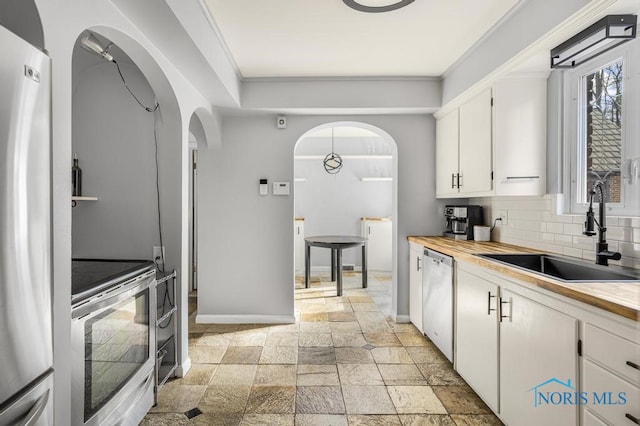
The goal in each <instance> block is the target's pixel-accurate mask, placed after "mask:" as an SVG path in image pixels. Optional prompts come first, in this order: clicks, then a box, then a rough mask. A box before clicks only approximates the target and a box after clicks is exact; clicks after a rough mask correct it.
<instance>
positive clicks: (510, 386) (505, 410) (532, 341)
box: [455, 263, 578, 426]
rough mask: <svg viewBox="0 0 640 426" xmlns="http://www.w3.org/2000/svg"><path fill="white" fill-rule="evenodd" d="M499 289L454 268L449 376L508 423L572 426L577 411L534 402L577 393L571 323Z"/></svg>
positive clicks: (500, 284)
mask: <svg viewBox="0 0 640 426" xmlns="http://www.w3.org/2000/svg"><path fill="white" fill-rule="evenodd" d="M505 285H506V280H502V279H500V278H498V277H496V278H495V279H494V278H492V276H491V275H489V274H482V276H480V275H475V274H474V273H473V272H470V271H468V270H464V269H461V268H460V263H458V269H457V280H456V317H455V318H456V338H455V348H456V349H455V351H456V352H455V368H456V370H457V371H458V373H459V374H460V375H461V376H462V377H463V378H464V379H465V381H467V383H468V384H469V385H470V386H471V387H472V388H473V389H474V390H475V392H476V393H477V394H478V395H479V396H480V397H481V398H482V399H483V400H484V402H485V403H486V404H487V405H488V406H489V408H491V409H492V410H493V411H494V412H495V413H496V414H498V415H499V416H500V418H501V419H502V421H504V422H505V423H506V424H507V425H516V426H520V425H525V426H526V425H532V426H533V425H535V426H538V425H563V426H565V425H577V424H578V407H577V405H571V404H567V405H564V404H558V405H556V404H550V405H544V404H536V399H535V398H536V396H537V392H538V391H539V392H546V391H549V392H555V391H559V392H564V391H565V390H569V391H570V392H576V391H577V387H576V386H577V380H578V354H577V345H578V320H577V319H576V318H573V317H571V316H569V315H566V314H564V313H562V312H560V311H558V310H555V309H552V308H550V307H547V306H545V305H543V304H540V303H538V302H536V301H534V300H532V299H530V298H527V297H525V296H522V295H520V294H518V293H516V292H514V291H513V290H511V289H509V288H505V287H504V286H505ZM560 382H562V383H567V384H568V386H570V387H572V388H573V389H575V390H571V389H567V388H566V387H565V386H563V385H562V384H561V383H560Z"/></svg>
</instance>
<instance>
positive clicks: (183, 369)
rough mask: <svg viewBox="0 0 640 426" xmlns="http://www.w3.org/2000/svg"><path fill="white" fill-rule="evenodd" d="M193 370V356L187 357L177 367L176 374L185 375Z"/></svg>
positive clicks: (178, 375)
mask: <svg viewBox="0 0 640 426" xmlns="http://www.w3.org/2000/svg"><path fill="white" fill-rule="evenodd" d="M189 370H191V358H189V357H187V359H185V360H184V362H183V363H182V364H181V365H178V368H176V376H177V377H184V376H186V375H187V373H188V372H189Z"/></svg>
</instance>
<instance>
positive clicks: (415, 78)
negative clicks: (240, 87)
mask: <svg viewBox="0 0 640 426" xmlns="http://www.w3.org/2000/svg"><path fill="white" fill-rule="evenodd" d="M441 80H442V78H441V77H439V76H384V75H381V76H342V77H341V76H336V77H331V76H328V77H246V78H244V79H243V81H244V82H249V83H253V82H256V83H261V82H270V83H276V82H277V83H287V82H311V83H317V82H322V81H441Z"/></svg>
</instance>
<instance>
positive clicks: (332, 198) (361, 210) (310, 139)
mask: <svg viewBox="0 0 640 426" xmlns="http://www.w3.org/2000/svg"><path fill="white" fill-rule="evenodd" d="M330 152H336V153H337V154H339V155H340V156H341V157H342V159H343V166H342V169H341V170H340V171H339V172H338V173H335V174H330V173H328V172H327V171H326V170H325V168H324V167H323V159H324V157H325V156H326V155H327V154H328V153H330ZM294 176H295V183H294V245H295V248H294V264H295V265H296V267H295V270H296V271H295V277H296V279H295V282H296V288H297V289H300V288H304V239H303V237H304V236H305V235H306V236H311V235H356V236H359V235H362V236H367V237H368V238H369V239H370V243H371V246H370V247H369V248H368V256H367V257H368V259H370V261H369V268H368V269H369V273H368V276H369V283H371V284H373V285H370V286H369V288H368V289H367V291H368V292H369V293H370V295H371V296H372V299H373V301H374V302H376V303H377V304H378V307H379V308H380V311H381V312H383V313H385V315H392V313H393V312H395V311H396V310H395V309H393V307H394V304H395V303H396V299H397V278H396V277H397V273H396V245H397V244H396V237H395V235H396V230H397V225H396V223H395V220H394V218H395V217H397V145H396V143H395V141H394V139H393V138H392V137H391V136H390V135H389V134H388V133H387V132H385V131H384V130H382V129H380V128H378V127H376V126H372V125H370V124H367V123H363V122H351V121H349V122H346V121H345V122H331V123H326V124H323V125H320V126H317V127H315V128H313V129H310V130H309V131H307V132H306V133H305V134H303V135H302V136H301V137H300V138H299V139H298V141H297V142H296V145H295V148H294ZM366 219H369V220H373V221H375V224H376V225H378V224H379V225H381V226H380V228H379V231H377V232H378V233H377V235H378V238H380V236H382V237H381V241H386V243H384V244H383V247H380V248H377V251H376V247H374V246H373V243H374V238H373V235H371V234H369V232H370V231H371V227H370V226H369V225H367V223H368V222H367V221H366ZM301 229H302V230H303V231H302V232H301ZM376 229H378V228H376ZM385 229H387V230H386V232H387V235H386V236H383V235H384V233H385ZM301 233H302V238H301V236H300V234H301ZM380 250H382V253H381V256H380V255H378V254H377V253H379V252H380ZM384 250H386V252H385V251H384ZM380 257H381V260H382V262H380V260H376V262H374V264H373V265H372V264H371V260H373V258H376V259H380ZM330 264H331V259H330V251H329V250H323V249H319V250H316V251H314V249H313V248H312V256H311V272H312V280H311V281H312V283H311V286H310V287H311V289H314V288H322V289H326V290H327V291H334V292H335V284H331V281H330V274H329V270H330ZM371 266H373V267H371ZM361 268H362V263H361V256H360V255H359V253H358V251H357V250H347V251H345V252H344V260H343V276H344V277H345V283H347V281H349V278H348V277H352V279H350V281H351V285H352V286H355V287H358V286H359V282H360V281H359V280H360V279H361V275H360V273H359V272H360V271H361ZM377 284H379V285H377ZM347 285H349V284H347Z"/></svg>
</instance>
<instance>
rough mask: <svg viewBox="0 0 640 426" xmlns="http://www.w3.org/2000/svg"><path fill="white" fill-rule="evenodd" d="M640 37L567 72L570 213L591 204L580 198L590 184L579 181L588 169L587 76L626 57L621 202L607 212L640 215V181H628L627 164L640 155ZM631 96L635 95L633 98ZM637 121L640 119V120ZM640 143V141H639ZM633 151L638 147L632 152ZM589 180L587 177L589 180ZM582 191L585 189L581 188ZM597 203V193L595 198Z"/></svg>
mask: <svg viewBox="0 0 640 426" xmlns="http://www.w3.org/2000/svg"><path fill="white" fill-rule="evenodd" d="M638 56H640V39H636V40H633V41H630V42H628V43H625V44H623V45H621V46H619V47H617V48H615V49H612V50H611V51H609V52H606V53H605V54H602V55H600V56H598V57H596V58H594V59H592V60H590V61H588V62H586V63H584V64H582V65H580V66H578V67H576V68H575V69H571V70H568V71H566V72H565V73H564V79H563V85H564V99H565V102H564V112H563V115H564V117H563V120H562V121H563V139H564V141H565V143H564V152H563V155H564V161H563V164H564V173H563V185H564V191H563V192H564V194H565V197H564V200H565V202H564V205H565V207H564V210H565V213H568V214H582V213H584V212H585V211H586V209H587V208H588V200H585V202H579V201H578V194H580V193H584V194H586V189H587V188H586V186H584V185H579V179H578V173H585V172H586V170H585V167H586V144H583V143H582V141H584V127H583V126H582V123H581V122H580V120H581V117H580V115H581V108H582V105H584V101H585V99H584V96H585V95H586V93H585V90H584V87H583V82H584V77H585V76H586V75H588V74H590V73H593V72H594V71H596V70H598V69H600V68H602V67H604V66H606V65H607V64H609V63H611V62H614V61H616V60H618V59H622V61H623V96H622V129H621V144H622V146H621V156H622V158H621V179H620V180H621V185H620V196H621V201H622V202H620V203H609V202H608V203H607V213H608V214H611V215H614V216H627V217H629V216H634V217H635V216H640V190H638V191H633V189H634V188H636V187H637V186H638V185H640V182H636V183H635V184H634V185H633V186H630V185H628V184H626V183H625V165H626V163H627V161H626V160H627V159H628V158H633V157H638V156H640V148H635V149H631V147H630V146H629V144H630V143H632V142H633V141H634V140H636V141H640V125H638V124H637V123H633V122H630V121H629V117H631V118H633V117H635V116H638V114H639V113H640V60H639V59H638ZM630 98H631V99H630ZM636 121H637V120H636ZM638 145H640V143H639V144H638ZM632 151H635V153H634V152H632ZM585 182H586V180H585ZM629 189H631V190H629ZM581 191H582V192H581ZM594 203H596V204H597V197H596V200H594Z"/></svg>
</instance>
